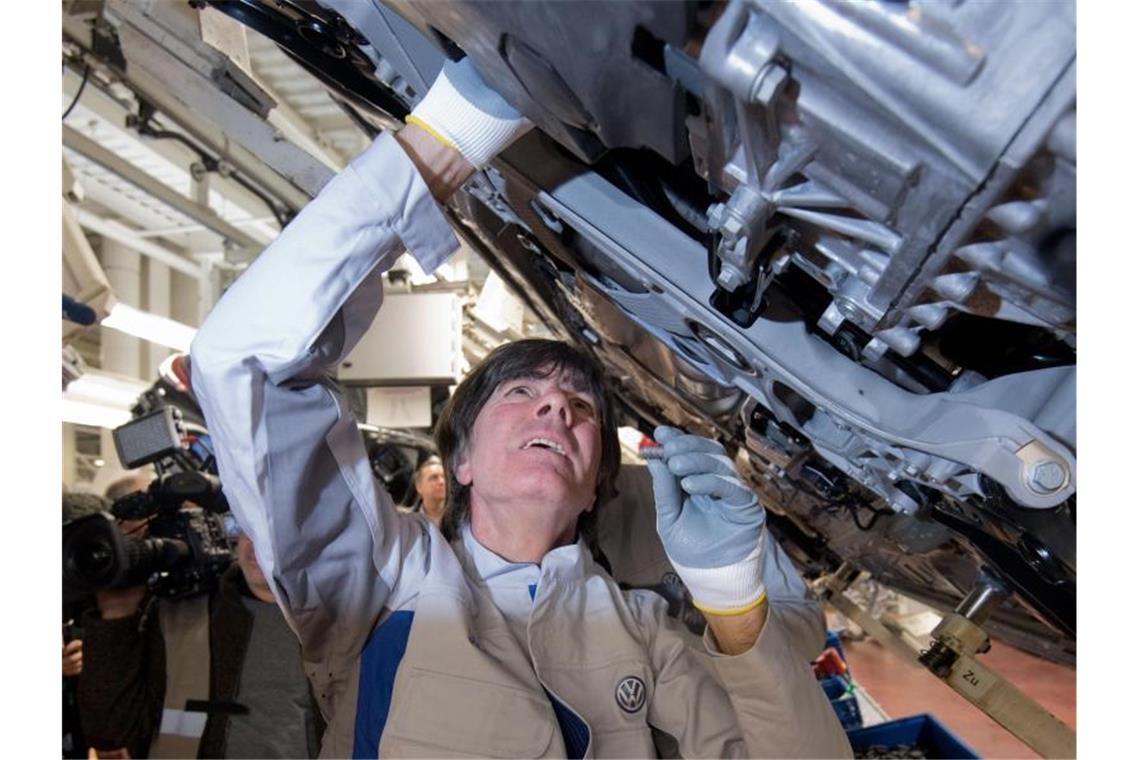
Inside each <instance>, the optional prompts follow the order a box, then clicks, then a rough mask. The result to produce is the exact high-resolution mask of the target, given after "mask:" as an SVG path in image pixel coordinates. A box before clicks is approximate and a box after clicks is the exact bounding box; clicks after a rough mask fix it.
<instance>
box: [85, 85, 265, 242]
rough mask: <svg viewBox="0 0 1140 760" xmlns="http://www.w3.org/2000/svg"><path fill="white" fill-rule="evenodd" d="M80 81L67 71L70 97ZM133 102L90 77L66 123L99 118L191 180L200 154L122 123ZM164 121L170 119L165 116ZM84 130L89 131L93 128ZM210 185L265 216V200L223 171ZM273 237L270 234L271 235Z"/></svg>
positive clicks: (252, 212) (249, 210)
mask: <svg viewBox="0 0 1140 760" xmlns="http://www.w3.org/2000/svg"><path fill="white" fill-rule="evenodd" d="M79 82H80V77H79V75H78V74H76V73H75V72H74V71H72V70H71V69H70V68H69V69H67V70H66V71H65V73H64V78H63V91H64V94H65V95H66V96H67V98H68V100H69V101H70V99H71V98H73V97H75V93H76V92H77V91H78V89H79ZM133 102H134V101H133V100H132V101H128V102H122V101H120V100H119V99H117V98H116V97H113V96H112V95H111V94H109V93H108V92H105V91H104V90H103V89H102V88H101V87H100V86H99V85H98V84H97V83H96V82H91V81H89V82H88V83H87V87H86V89H84V91H83V97H82V98H81V100H80V102H79V107H78V108H77V109H76V111H75V112H74V113H73V114H72V115H71V116H70V117H68V120H67V123H70V124H75V125H79V124H80V123H81V122H80V121H77V119H82V118H83V117H84V115H87V116H86V118H94V119H98V121H99V124H100V128H101V129H102V128H106V129H112V130H114V131H115V134H117V135H121V136H122V137H124V138H126V139H129V140H131V141H132V142H133V143H135V144H137V145H138V146H140V148H142V149H144V150H146V151H149V152H150V153H153V154H154V155H155V156H157V157H159V158H162V159H164V160H166V161H168V162H170V164H171V165H172V166H174V167H177V168H178V169H179V170H181V171H183V172H184V173H185V174H186V175H187V181H189V176H190V166H191V165H192V164H194V163H195V162H197V161H199V160H200V159H199V156H198V154H197V153H194V152H193V151H191V150H190V149H189V148H187V147H186V146H185V145H183V144H182V143H180V142H178V141H177V140H157V139H152V138H143V137H142V136H141V135H139V133H138V132H137V131H135V130H133V129H128V128H126V127H125V126H123V125H124V123H125V122H126V117H127V115H128V114H131V113H132V112H133V107H132V105H131V103H133ZM163 121H164V122H165V121H168V120H167V119H163ZM162 126H163V127H164V128H166V129H170V128H171V125H167V124H165V123H164V124H163V125H162ZM85 131H88V132H90V130H85ZM210 188H211V189H212V190H215V191H217V192H218V193H219V194H220V195H222V197H224V198H225V199H226V200H227V201H229V202H230V203H232V204H233V205H235V206H237V207H238V208H240V209H242V210H243V211H245V212H246V213H248V214H250V215H252V216H256V217H261V216H264V215H265V213H266V210H267V208H268V207H267V206H266V205H265V201H263V200H262V199H261V198H258V197H257V196H256V195H254V194H253V193H251V192H249V191H248V190H246V189H245V188H244V187H242V186H241V185H239V184H237V183H236V182H234V181H232V180H231V179H229V178H227V177H224V176H222V175H221V174H218V173H213V174H211V175H210ZM272 237H273V236H272V235H271V236H270V239H272Z"/></svg>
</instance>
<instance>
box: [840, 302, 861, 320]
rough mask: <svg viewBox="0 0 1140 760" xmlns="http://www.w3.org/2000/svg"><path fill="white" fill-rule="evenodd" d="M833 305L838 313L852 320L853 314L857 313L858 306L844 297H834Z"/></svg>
mask: <svg viewBox="0 0 1140 760" xmlns="http://www.w3.org/2000/svg"><path fill="white" fill-rule="evenodd" d="M835 306H836V307H837V308H838V309H839V313H840V314H842V315H843V316H845V317H847V319H850V320H852V321H854V318H855V315H857V314H858V313H859V307H857V306H856V305H855V304H854V303H852V302H851V301H848V300H847V299H846V298H837V299H835Z"/></svg>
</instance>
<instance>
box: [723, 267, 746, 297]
mask: <svg viewBox="0 0 1140 760" xmlns="http://www.w3.org/2000/svg"><path fill="white" fill-rule="evenodd" d="M746 279H747V278H745V276H744V273H743V272H741V271H740V270H739V269H737V268H736V267H734V266H733V265H732V264H723V265H722V266H721V268H720V275H718V276H717V278H716V282H717V284H718V285H720V286H721V287H722V288H724V289H725V290H727V291H729V292H730V293H731V292H732V291H734V290H736V289H737V288H739V287H740V286H741V285H743V284H744V283H745V281H746Z"/></svg>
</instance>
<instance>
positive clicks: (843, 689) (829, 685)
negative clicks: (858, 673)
mask: <svg viewBox="0 0 1140 760" xmlns="http://www.w3.org/2000/svg"><path fill="white" fill-rule="evenodd" d="M819 685H820V687H821V688H822V689H823V693H824V694H826V695H827V698H828V699H840V698H842V697H843V696H844V695H845V694H847V689H848V687H849V686H850V685H851V682H850V681H848V680H847V679H846V678H844V677H843V676H828V677H827V678H821V679H819Z"/></svg>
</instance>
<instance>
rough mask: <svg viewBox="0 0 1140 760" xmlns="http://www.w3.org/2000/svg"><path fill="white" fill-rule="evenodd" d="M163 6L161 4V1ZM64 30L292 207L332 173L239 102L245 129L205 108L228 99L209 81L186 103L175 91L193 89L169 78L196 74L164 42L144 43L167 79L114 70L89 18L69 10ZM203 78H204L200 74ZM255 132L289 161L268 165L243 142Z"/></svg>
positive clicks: (143, 70)
mask: <svg viewBox="0 0 1140 760" xmlns="http://www.w3.org/2000/svg"><path fill="white" fill-rule="evenodd" d="M159 5H162V4H161V3H160V4H159ZM63 31H64V34H65V36H66V37H67V38H68V39H70V40H71V41H73V42H75V43H76V44H78V45H79V46H80V47H81V48H82V49H83V51H84V52H85V54H86V55H87V57H88V60H89V61H91V63H92V64H93V65H97V66H99V67H100V68H101V69H102V70H104V71H108V72H109V73H111V76H112V78H118V79H121V80H122V82H123V84H124V85H126V86H127V87H128V88H129V89H130V90H132V91H133V92H134V93H135V94H136V95H137V96H139V97H142V98H143V99H145V100H147V101H149V102H151V103H153V104H154V105H155V106H156V107H157V108H158V110H159V111H160V112H162V113H163V114H165V115H166V116H167V117H168V118H169V119H170V120H171V121H172V122H174V123H175V124H177V125H178V126H179V127H180V128H181V129H182V130H183V131H185V132H186V133H187V134H188V135H189V136H190V137H191V138H193V139H194V140H196V141H197V142H199V143H200V144H201V145H202V146H203V147H205V148H206V149H208V150H209V151H211V152H212V153H215V154H217V155H220V156H223V157H225V159H226V160H227V161H229V162H230V164H232V165H233V166H234V168H235V169H237V171H238V173H239V174H241V175H242V176H244V177H246V178H247V179H249V180H250V181H252V182H254V184H256V185H258V186H259V187H261V188H263V189H264V190H266V191H267V192H268V193H269V194H270V195H271V196H273V197H275V198H277V199H279V200H281V201H282V202H284V203H285V204H287V205H289V206H291V207H292V208H295V209H299V208H301V207H303V206H304V205H305V204H306V203H308V201H309V199H310V198H311V197H312V196H313V195H315V194H316V192H317V191H318V190H319V189H320V188H321V187H322V186H323V185H324V183H325V182H327V181H328V179H329V178H331V177H332V175H333V170H332V169H330V168H328V167H327V166H324V164H321V163H320V162H319V161H317V160H316V159H314V158H312V157H311V156H309V155H308V154H305V153H304V152H303V151H301V150H300V149H299V148H297V147H296V146H294V145H292V144H290V143H288V142H287V141H280V140H279V142H282V143H284V145H276V144H274V143H273V133H276V134H277V136H278V138H279V137H280V133H279V132H277V131H276V130H275V129H273V128H272V127H270V126H269V125H267V124H265V122H264V121H261V120H260V119H259V117H257V115H256V114H254V113H252V112H250V111H246V110H245V109H243V108H242V107H241V106H240V105H238V104H237V103H236V102H234V103H232V107H233V108H236V109H241V111H244V114H241V115H240V116H238V117H237V118H239V119H244V120H245V121H244V122H243V123H242V126H241V127H239V126H238V125H237V122H234V120H233V119H232V118H229V119H221V118H213V114H212V113H211V112H212V111H216V110H217V106H215V107H214V108H212V109H210V108H203V107H202V106H203V103H204V102H205V101H204V100H203V99H205V98H209V97H211V96H212V98H215V99H219V98H221V99H224V98H225V96H224V95H222V94H221V93H220V92H219V91H218V90H217V89H216V87H215V88H214V89H213V90H212V95H208V94H207V93H206V92H205V89H206V88H208V87H209V86H210V85H208V84H207V83H205V82H201V83H197V82H195V85H197V88H196V89H198V90H201V91H200V92H195V93H194V94H195V98H194V101H193V102H190V103H188V102H185V101H184V100H183V99H182V98H180V97H179V96H177V95H175V94H174V93H175V92H178V91H179V88H180V87H188V85H184V83H183V82H181V81H180V82H179V83H178V84H177V85H176V84H175V83H173V82H172V81H169V80H170V79H172V78H173V77H174V74H175V73H176V72H178V73H179V74H180V76H179V77H178V78H179V79H180V80H182V79H187V78H189V77H191V76H193V73H192V72H189V71H185V70H184V69H185V67H182V68H181V69H180V68H179V62H178V61H175V60H171V58H170V56H169V54H166V53H164V51H163V50H162V49H161V46H160V45H159V43H156V42H154V41H142V42H141V46H142V47H146V46H152V47H158V48H159V49H158V50H157V51H153V55H151V56H149V57H150V58H151V59H155V58H161V57H162V56H165V61H164V62H165V63H166V64H167V66H168V68H169V69H170V70H169V71H167V72H166V74H167V76H166V77H165V78H164V77H163V76H160V75H158V74H154V73H151V71H150V70H149V69H148V67H147V66H146V65H138V66H135V65H131V66H128V67H127V71H126V74H125V76H124V75H123V74H121V73H119V72H113V71H112V70H111V69H110V68H109V67H107V66H106V65H105V64H104V63H102V62H101V60H100V59H99V57H98V56H97V55H95V53H94V45H93V42H92V33H91V25H90V24H88V23H85V21H84V19H82V18H80V17H78V16H73V15H69V14H66V13H65V14H64V16H63ZM137 35H138V33H137V31H136V32H135V34H133V35H131V36H132V37H137ZM126 44H127V43H126V42H124V45H126ZM146 52H151V51H146ZM145 63H146V64H152V60H148V61H146V62H145ZM198 78H199V79H200V77H198ZM227 115H230V112H228V113H227ZM231 122H232V123H231ZM257 123H260V127H258V126H257ZM235 132H241V133H242V134H241V137H240V139H234V133H235ZM251 133H252V134H251ZM254 136H256V139H257V140H260V141H264V142H267V143H269V144H270V145H272V146H273V151H272V153H273V157H274V158H275V159H277V158H278V154H281V155H284V156H287V157H288V160H286V161H278V162H276V163H281V164H282V165H281V166H270V165H267V163H266V161H265V160H262V158H260V157H259V156H258V154H256V153H254V152H253V151H252V150H250V149H248V148H246V147H245V145H244V144H242V143H244V142H246V141H248V140H250V139H253V138H254Z"/></svg>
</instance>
